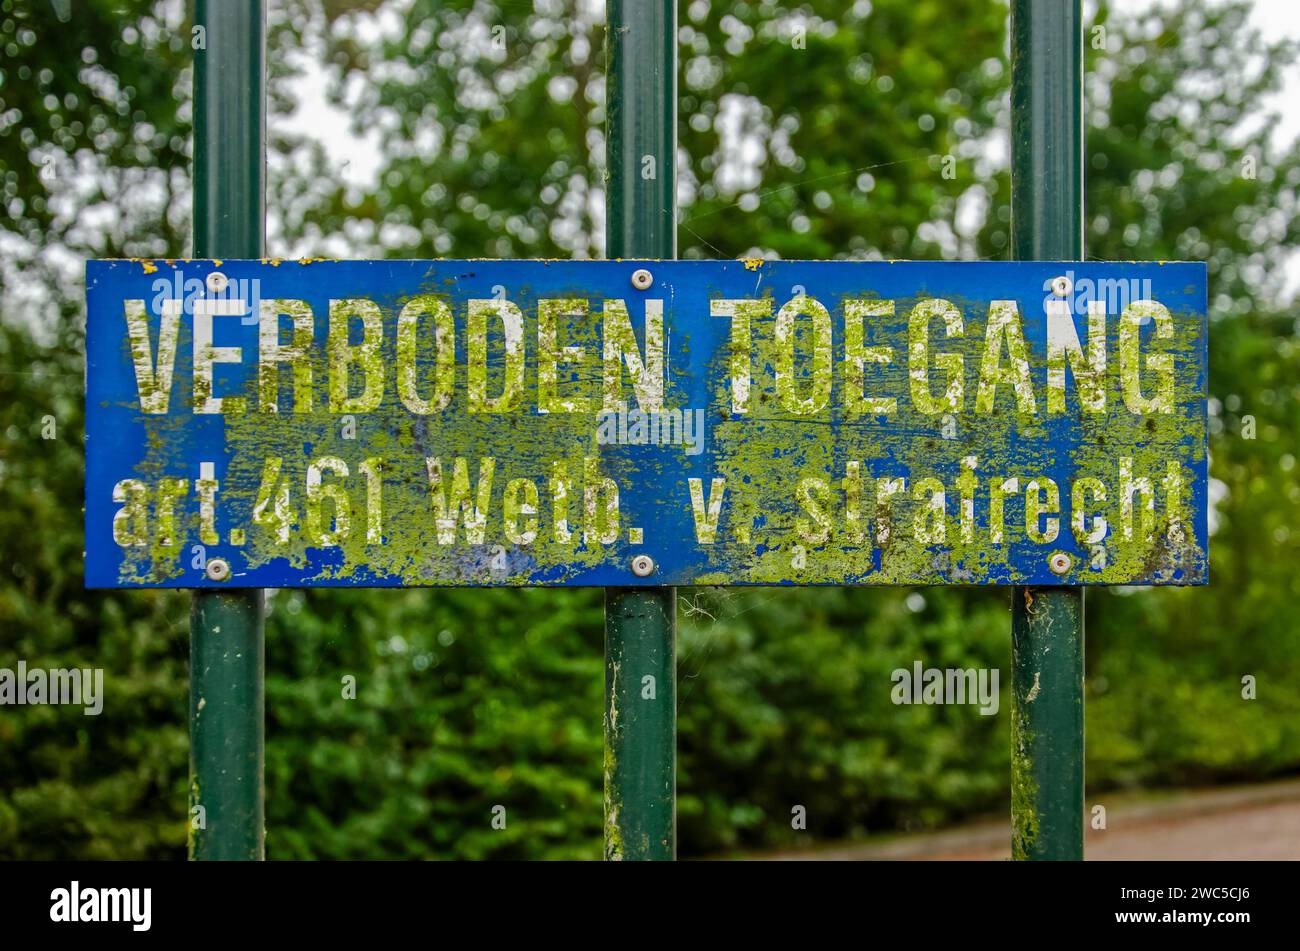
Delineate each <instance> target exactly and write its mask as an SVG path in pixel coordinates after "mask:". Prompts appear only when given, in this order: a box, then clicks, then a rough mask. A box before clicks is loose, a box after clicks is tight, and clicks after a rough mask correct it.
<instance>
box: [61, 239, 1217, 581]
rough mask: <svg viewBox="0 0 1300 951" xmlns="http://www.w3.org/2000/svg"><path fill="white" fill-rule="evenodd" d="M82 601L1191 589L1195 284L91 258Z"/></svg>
mask: <svg viewBox="0 0 1300 951" xmlns="http://www.w3.org/2000/svg"><path fill="white" fill-rule="evenodd" d="M86 285H87V304H88V311H89V314H88V329H87V364H88V366H87V393H86V402H87V464H86V583H87V584H88V585H89V586H91V587H185V588H196V587H208V586H221V585H227V586H246V587H302V586H309V585H371V586H408V585H647V584H649V585H655V584H672V585H692V584H1011V583H1019V584H1035V585H1042V584H1093V583H1100V584H1198V583H1204V582H1205V581H1206V578H1207V570H1208V537H1207V532H1208V527H1207V515H1206V512H1207V492H1206V481H1207V473H1206V374H1207V369H1206V336H1207V319H1206V272H1205V267H1204V265H1202V264H1188V263H1177V264H1169V263H1166V264H1155V263H1150V264H1145V263H1127V264H1098V263H1071V264H1060V263H1043V262H1021V263H982V262H980V263H976V262H951V263H927V262H894V263H883V262H847V261H825V262H810V261H761V260H748V261H308V260H304V261H288V260H283V261H281V260H263V261H198V260H191V261H124V260H119V261H91V262H89V264H88V265H87V280H86Z"/></svg>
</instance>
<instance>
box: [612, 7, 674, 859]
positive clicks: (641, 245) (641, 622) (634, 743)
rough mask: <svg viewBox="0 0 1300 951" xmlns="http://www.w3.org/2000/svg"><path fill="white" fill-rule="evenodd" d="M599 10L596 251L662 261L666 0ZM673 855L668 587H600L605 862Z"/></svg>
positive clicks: (669, 14) (670, 185)
mask: <svg viewBox="0 0 1300 951" xmlns="http://www.w3.org/2000/svg"><path fill="white" fill-rule="evenodd" d="M607 13H608V17H607V19H608V40H607V46H606V50H607V55H608V63H607V70H606V77H607V83H608V92H607V96H606V101H607V102H608V103H609V105H608V136H607V139H608V146H607V147H608V157H609V183H608V190H607V192H606V199H605V208H606V224H605V239H606V253H607V256H608V257H611V258H626V257H644V258H673V257H676V256H677V213H676V212H677V203H676V200H677V174H676V152H677V4H676V0H609V3H608V5H607ZM646 677H653V678H654V680H653V681H646V680H645V678H646ZM650 685H652V687H653V689H652V690H648V689H647V687H648V686H650ZM651 693H653V699H649V695H650V694H651ZM676 855H677V590H676V589H675V588H608V589H606V591H605V858H606V859H643V860H644V859H673V858H675V857H676Z"/></svg>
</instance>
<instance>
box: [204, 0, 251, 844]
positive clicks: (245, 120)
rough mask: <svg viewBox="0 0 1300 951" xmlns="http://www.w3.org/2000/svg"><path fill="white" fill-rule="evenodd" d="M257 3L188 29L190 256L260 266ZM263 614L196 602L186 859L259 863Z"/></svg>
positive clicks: (211, 595)
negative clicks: (192, 42) (194, 45)
mask: <svg viewBox="0 0 1300 951" xmlns="http://www.w3.org/2000/svg"><path fill="white" fill-rule="evenodd" d="M264 3H265V0H196V3H195V7H194V23H195V25H196V26H202V27H203V31H204V32H203V48H200V49H196V50H195V51H194V256H195V257H199V258H219V257H242V258H260V257H262V256H263V254H264V251H265V241H266V239H265V222H266V214H265V189H264V169H265V157H266V152H265V139H266V135H265V129H266V113H265V102H266V95H265V92H266V90H265V57H266V51H265V46H266V10H265V6H264ZM264 605H265V601H264V597H263V592H262V591H261V590H243V589H232V590H228V591H224V590H223V591H207V590H204V591H195V592H194V600H193V606H192V609H191V612H190V808H191V813H190V817H191V821H190V857H191V858H193V859H262V858H264V857H265V843H264V826H265V816H264V812H263V808H264V807H263V798H264V791H265V788H264V787H265V780H264V773H263V761H264V755H263V753H264V747H265V716H264V713H265V693H264V689H265V688H264V680H265V674H266V662H265V653H264V631H263V621H264ZM196 806H199V807H202V812H201V813H199V814H198V815H197V816H196V813H195V809H194V807H196ZM196 826H199V827H198V828H196Z"/></svg>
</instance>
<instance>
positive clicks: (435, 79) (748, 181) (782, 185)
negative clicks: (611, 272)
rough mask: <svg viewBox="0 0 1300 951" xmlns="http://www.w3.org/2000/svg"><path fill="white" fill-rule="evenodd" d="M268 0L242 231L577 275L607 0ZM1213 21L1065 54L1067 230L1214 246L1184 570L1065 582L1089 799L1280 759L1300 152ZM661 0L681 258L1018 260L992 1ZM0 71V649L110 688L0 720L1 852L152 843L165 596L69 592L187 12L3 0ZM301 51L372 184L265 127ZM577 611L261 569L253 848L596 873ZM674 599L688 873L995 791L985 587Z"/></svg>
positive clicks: (182, 113)
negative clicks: (940, 674) (1198, 544)
mask: <svg viewBox="0 0 1300 951" xmlns="http://www.w3.org/2000/svg"><path fill="white" fill-rule="evenodd" d="M271 6H272V11H271V21H270V41H271V46H272V54H271V61H272V63H273V64H274V65H273V72H272V76H271V93H272V103H271V112H272V115H271V131H272V170H273V188H272V193H271V195H270V198H269V202H268V204H269V206H270V208H271V211H272V235H273V238H272V244H273V247H276V248H277V250H280V251H284V252H292V253H294V254H298V253H324V254H333V255H347V256H352V257H365V256H382V255H389V256H400V257H419V256H475V255H488V256H521V257H522V256H546V255H561V256H569V255H572V256H579V257H584V256H595V255H599V253H600V252H601V249H602V246H603V239H602V236H601V232H602V229H603V180H604V179H603V156H604V134H603V128H602V123H603V110H604V96H605V88H604V79H603V75H602V65H603V57H604V54H603V44H604V35H603V34H604V27H603V22H602V16H601V11H600V4H599V3H596V2H592V0H586V2H577V0H532V2H504V0H503V2H497V3H491V2H486V0H444V2H432V0H415V2H413V3H391V2H385V0H368V2H364V3H360V2H344V0H282V2H273V3H272V4H271ZM1206 6H1207V5H1205V4H1202V3H1200V2H1195V0H1185V2H1182V3H1180V4H1177V5H1175V6H1173V7H1172V8H1169V9H1165V10H1157V11H1152V12H1150V13H1148V14H1143V15H1142V16H1141V17H1137V18H1133V17H1129V18H1124V19H1121V18H1119V17H1117V16H1114V15H1111V13H1110V12H1109V11H1108V10H1107V9H1106V7H1105V6H1103V7H1102V9H1101V10H1099V11H1098V12H1097V14H1096V16H1095V17H1094V19H1093V20H1092V22H1091V23H1090V24H1089V32H1088V34H1087V37H1088V41H1089V50H1088V64H1089V86H1088V102H1089V114H1088V116H1089V118H1088V121H1089V132H1088V155H1087V174H1088V206H1089V207H1088V216H1087V246H1088V254H1089V256H1090V257H1093V258H1099V259H1127V258H1134V257H1138V258H1152V259H1169V258H1184V259H1188V258H1190V259H1203V260H1206V261H1208V262H1209V266H1210V282H1211V284H1210V286H1211V304H1212V317H1211V319H1212V321H1213V329H1212V337H1211V340H1212V344H1211V388H1212V393H1213V399H1212V401H1211V420H1210V421H1211V430H1212V436H1211V446H1212V454H1213V456H1212V464H1211V473H1212V477H1213V479H1214V495H1215V499H1216V504H1215V514H1214V521H1215V535H1214V539H1213V543H1212V547H1213V557H1212V561H1213V570H1212V577H1213V582H1212V584H1211V585H1210V586H1209V587H1208V588H1200V589H1192V590H1169V589H1163V590H1154V591H1143V590H1091V591H1089V594H1088V674H1089V679H1088V691H1089V693H1088V708H1087V717H1088V755H1089V763H1088V771H1089V772H1088V775H1089V783H1090V787H1091V789H1092V790H1094V791H1101V790H1105V789H1110V788H1115V787H1130V786H1147V785H1161V784H1165V785H1169V784H1185V783H1204V782H1217V781H1225V780H1246V779H1259V778H1264V777H1268V776H1271V775H1278V774H1282V773H1286V772H1294V771H1296V770H1297V769H1298V768H1300V638H1298V637H1297V627H1296V624H1295V622H1294V620H1293V615H1294V611H1293V609H1292V608H1291V607H1290V605H1291V604H1292V603H1293V599H1294V598H1296V597H1297V596H1300V590H1298V589H1300V579H1298V578H1297V575H1296V572H1295V571H1294V565H1295V563H1296V554H1297V553H1296V546H1297V541H1298V540H1300V539H1297V538H1294V537H1292V533H1293V531H1294V528H1293V526H1295V525H1297V524H1300V485H1298V484H1297V479H1296V476H1295V471H1294V470H1295V464H1296V460H1295V456H1294V455H1293V453H1294V451H1295V443H1296V436H1297V433H1300V409H1298V407H1300V402H1298V397H1300V386H1298V385H1297V384H1296V383H1295V381H1296V380H1297V379H1300V374H1298V373H1297V367H1296V361H1297V350H1296V333H1297V322H1296V318H1295V316H1294V313H1293V311H1292V306H1293V297H1292V296H1291V295H1290V294H1289V293H1288V290H1287V287H1286V284H1285V282H1284V267H1285V264H1286V262H1287V259H1288V258H1289V257H1290V256H1292V255H1293V254H1294V252H1295V249H1296V244H1297V228H1298V227H1300V226H1298V225H1297V214H1296V212H1297V207H1296V206H1297V187H1298V186H1300V151H1297V149H1296V148H1295V143H1281V144H1280V145H1275V144H1274V143H1273V140H1272V133H1273V128H1274V126H1275V124H1276V116H1274V115H1271V114H1270V113H1269V112H1268V111H1267V108H1266V103H1267V102H1268V97H1269V96H1270V94H1273V93H1275V92H1276V91H1277V90H1278V89H1279V88H1280V83H1281V80H1282V77H1283V73H1284V70H1285V69H1287V68H1289V67H1290V66H1291V64H1292V63H1293V62H1294V58H1295V53H1296V51H1295V49H1294V48H1293V46H1292V45H1291V44H1290V43H1287V42H1283V41H1277V40H1274V39H1271V38H1269V37H1266V36H1263V35H1261V34H1260V33H1259V32H1258V31H1257V30H1255V29H1253V28H1252V26H1251V25H1250V24H1249V23H1248V20H1247V14H1248V10H1249V7H1248V4H1246V3H1244V2H1240V0H1228V2H1224V3H1216V4H1214V5H1211V6H1210V8H1209V9H1204V8H1205V7H1206ZM681 11H682V12H681V35H680V40H681V57H682V68H681V74H680V102H679V110H680V122H681V150H680V153H679V157H678V164H679V172H680V179H681V195H680V197H681V205H682V213H681V218H682V226H681V227H682V231H681V242H682V248H683V251H682V253H683V255H684V256H702V257H734V256H739V255H742V254H749V253H763V254H769V255H779V256H781V257H787V258H789V257H807V258H827V257H857V258H878V257H884V258H894V257H917V258H940V257H942V258H972V257H984V258H1000V257H1004V256H1005V255H1006V248H1007V242H1008V234H1007V229H1008V225H1009V221H1010V211H1009V207H1008V197H1009V193H1008V187H1007V185H1008V181H1007V172H1006V145H1005V141H1006V131H1007V128H1006V127H1007V121H1008V109H1007V83H1008V75H1007V63H1006V55H1005V42H1006V29H1005V15H1006V14H1005V7H1004V6H1003V5H1002V4H1001V3H1000V2H998V0H967V2H964V3H961V4H953V3H949V2H940V0H872V2H866V0H858V2H856V3H849V2H841V0H834V2H832V0H805V2H802V3H782V4H778V3H774V2H766V0H751V2H738V3H737V2H728V3H725V4H724V3H718V2H709V0H682V3H681ZM1098 28H1100V29H1098ZM0 54H2V55H0V206H2V207H3V209H4V216H3V217H2V218H0V283H2V286H3V290H4V299H3V317H4V322H3V323H2V324H0V666H13V665H14V664H16V662H17V660H18V659H20V658H21V659H25V660H26V661H27V662H28V664H29V665H34V666H35V665H40V666H91V667H96V666H98V667H104V668H106V677H105V682H106V694H107V696H106V701H105V707H104V712H103V714H102V715H101V716H99V717H97V718H87V717H84V716H83V715H82V713H81V710H80V709H79V708H77V709H70V708H59V707H21V708H19V707H6V708H3V709H0V856H3V857H5V858H70V857H116V858H140V857H151V858H163V857H171V858H178V857H180V856H182V855H183V854H184V842H185V816H184V808H185V802H186V795H185V786H186V746H187V740H186V736H185V702H186V701H185V696H186V690H187V679H186V664H187V650H188V645H187V630H188V624H187V614H188V608H187V601H188V599H187V598H186V596H184V595H183V594H176V593H131V594H113V593H103V592H87V591H85V590H83V588H82V586H81V576H80V570H81V561H80V557H79V555H80V551H81V547H82V528H81V522H80V518H81V515H80V513H81V497H82V463H81V460H82V437H83V413H82V403H81V401H82V392H83V390H82V384H81V375H82V372H83V360H82V357H81V341H82V328H83V316H82V312H81V311H82V306H81V302H80V295H81V288H80V283H79V282H80V276H79V271H80V261H81V260H83V259H84V258H85V257H88V256H111V255H150V256H153V255H157V256H163V255H168V254H170V255H176V254H178V253H180V252H182V251H183V250H184V247H185V241H186V234H187V228H188V224H187V221H188V215H189V196H188V187H189V186H188V168H187V153H188V141H189V138H188V137H189V117H190V108H189V103H188V95H189V75H190V74H189V65H188V64H189V60H190V56H191V50H190V25H189V22H188V20H187V19H186V11H185V9H184V6H183V5H182V4H181V3H180V2H179V0H79V2H77V3H75V4H70V3H68V2H66V0H21V2H20V0H0ZM313 58H314V59H317V60H319V61H320V62H322V63H324V64H325V67H326V71H325V76H326V82H327V86H326V90H327V94H328V96H329V97H330V99H331V100H332V101H333V102H335V103H336V104H338V105H340V106H341V107H343V108H344V109H345V110H346V111H347V112H349V113H350V114H351V115H352V116H353V117H354V129H353V130H352V131H353V133H354V134H356V135H358V136H366V137H369V138H368V140H369V141H372V142H373V143H374V144H375V146H376V149H377V150H378V152H379V155H380V156H381V157H382V158H381V161H380V162H379V167H378V169H377V171H376V173H375V179H376V184H374V185H373V186H370V185H363V184H358V182H357V180H356V177H355V176H354V175H353V174H351V173H350V172H349V171H348V170H347V169H344V168H342V167H338V162H337V154H336V152H335V151H334V150H332V149H331V148H330V147H329V146H330V145H331V144H332V143H330V142H329V141H328V140H327V141H324V142H322V141H317V140H315V139H313V138H310V137H307V136H305V135H304V134H302V133H301V132H299V133H290V132H287V131H284V129H285V126H284V120H285V119H287V118H288V116H289V114H290V113H291V112H292V111H293V109H294V106H295V90H300V89H302V88H303V87H302V86H301V85H300V84H301V82H302V73H303V70H304V69H305V68H306V67H305V63H306V61H307V60H309V59H313ZM295 84H298V85H295ZM947 156H951V157H952V159H953V160H954V161H953V162H951V163H945V157H947ZM946 167H950V168H952V169H953V170H954V171H955V174H953V175H952V176H951V177H948V176H945V174H944V170H945V168H946ZM353 171H355V170H353ZM277 246H278V247H277ZM46 417H52V418H53V420H54V422H55V425H56V437H55V438H53V439H45V438H42V430H43V429H44V428H46V422H47V420H46ZM1251 434H1253V435H1254V437H1255V438H1253V439H1252V438H1246V437H1247V436H1248V435H1251ZM600 612H601V607H600V596H599V592H592V591H522V592H495V593H492V592H479V591H423V590H411V591H403V592H397V591H382V592H378V591H376V592H367V591H355V592H350V591H337V590H314V591H280V592H274V593H272V594H271V601H270V619H269V622H268V632H267V655H268V656H267V669H268V683H267V712H268V726H267V736H268V744H267V814H268V829H269V833H268V850H269V854H270V855H271V856H272V857H276V858H288V857H292V858H307V857H319V858H349V857H363V856H364V857H375V856H387V857H403V858H405V857H412V858H415V857H464V858H489V857H490V858H507V857H596V856H598V855H599V854H600V848H599V837H600V827H601V820H600V810H601V805H600V782H601V777H600V762H601V756H600V748H601V737H600V729H601V726H600V724H601V715H600V709H601V683H602V665H601V656H600V652H601V613H600ZM680 620H681V644H680V677H681V684H680V706H681V712H680V729H681V736H680V750H681V764H680V765H681V775H680V788H681V801H680V807H679V811H680V829H681V851H682V852H683V854H700V853H705V852H710V851H717V850H725V849H732V848H741V847H779V846H782V845H788V844H791V843H793V842H795V841H796V836H799V837H800V838H799V839H798V841H803V842H806V841H807V839H808V837H815V838H826V839H830V838H835V837H843V836H852V835H858V834H862V833H864V832H866V831H872V830H882V829H895V828H920V827H926V826H931V825H935V824H938V823H942V822H946V821H951V820H953V819H955V818H958V817H960V816H962V815H966V814H970V813H972V812H976V811H982V810H989V809H997V808H1002V807H1004V806H1005V804H1006V802H1007V798H1008V792H1007V777H1008V755H1007V745H1008V730H1007V726H1006V724H1007V720H1006V715H1007V710H1008V708H1009V706H1008V698H1007V693H1006V686H1007V683H1008V681H1009V677H1008V676H1007V672H1008V665H1009V653H1010V652H1009V637H1008V631H1009V625H1008V617H1007V605H1006V593H1005V592H1002V591H997V590H959V589H945V590H940V589H924V590H919V591H909V590H863V589H836V590H825V589H817V590H747V591H740V590H726V589H716V590H705V591H693V592H683V596H682V612H681V619H680ZM916 659H921V660H923V661H924V662H925V663H926V664H927V665H936V666H992V667H998V668H1001V669H1002V671H1003V678H1002V681H1003V687H1004V689H1003V697H1002V708H1001V712H1000V714H999V716H997V717H981V716H979V715H978V713H977V712H976V711H975V710H974V709H973V708H969V707H962V708H953V707H925V706H919V707H895V706H893V705H892V704H891V703H890V701H889V688H890V686H891V685H890V679H889V675H890V672H891V671H892V670H893V669H894V668H896V667H900V666H909V665H910V664H911V663H912V662H913V661H914V660H916ZM1246 675H1251V676H1254V677H1256V678H1257V689H1258V699H1257V700H1254V701H1246V700H1243V699H1242V698H1241V678H1242V677H1243V676H1246ZM347 676H354V677H355V678H356V682H357V698H356V699H355V700H345V699H343V696H342V682H343V678H344V677H347ZM498 804H500V805H504V806H505V807H506V810H507V817H508V821H507V826H506V829H505V830H504V831H497V830H493V829H492V828H491V825H490V819H491V810H492V807H493V806H494V805H498ZM794 805H803V806H805V807H807V810H808V831H807V832H806V833H795V832H794V831H792V830H791V828H790V822H789V816H790V810H791V808H792V806H794Z"/></svg>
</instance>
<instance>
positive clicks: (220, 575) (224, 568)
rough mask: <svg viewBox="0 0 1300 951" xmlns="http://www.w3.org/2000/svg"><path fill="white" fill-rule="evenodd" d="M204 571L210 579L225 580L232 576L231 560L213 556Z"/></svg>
mask: <svg viewBox="0 0 1300 951" xmlns="http://www.w3.org/2000/svg"><path fill="white" fill-rule="evenodd" d="M203 571H204V574H206V575H207V576H208V580H209V581H225V580H226V579H227V578H229V577H230V562H228V561H226V559H224V558H213V559H212V560H210V561H209V562H208V564H207V567H206V568H204V569H203Z"/></svg>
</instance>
